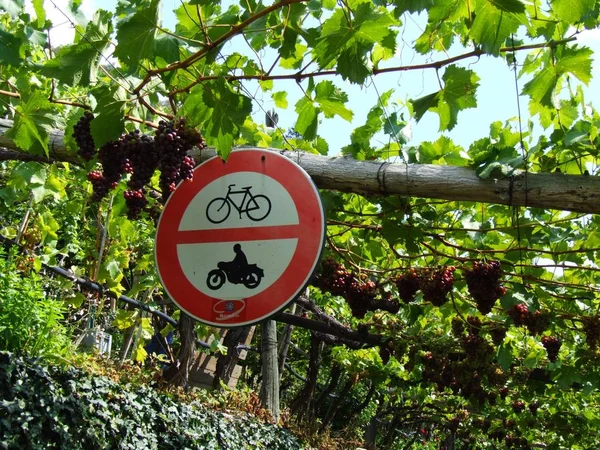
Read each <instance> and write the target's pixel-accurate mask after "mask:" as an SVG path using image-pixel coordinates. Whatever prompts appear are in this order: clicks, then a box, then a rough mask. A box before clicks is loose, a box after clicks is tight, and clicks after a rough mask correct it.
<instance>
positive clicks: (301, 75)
mask: <svg viewBox="0 0 600 450" xmlns="http://www.w3.org/2000/svg"><path fill="white" fill-rule="evenodd" d="M574 40H576V38H575V37H570V38H567V39H561V40H560V41H549V42H544V43H541V44H529V45H521V46H515V47H502V48H500V52H501V53H509V52H517V51H522V50H531V49H536V48H555V47H556V46H558V45H561V44H566V43H567V42H571V41H574ZM485 54H486V53H485V52H484V51H483V50H481V49H477V50H473V51H470V52H468V53H463V54H462V55H457V56H453V57H451V58H446V59H442V60H440V61H434V62H431V63H425V64H413V65H407V66H394V67H385V68H382V69H377V68H376V69H373V75H380V74H382V73H391V72H408V71H411V70H425V69H436V70H439V69H441V68H442V67H445V66H448V65H450V64H453V63H455V62H458V61H461V60H464V59H469V58H475V57H477V58H478V57H481V56H483V55H485ZM305 68H306V67H303V68H302V69H300V70H299V71H297V72H294V73H288V74H275V75H271V74H270V72H271V70H272V68H271V69H270V70H269V72H268V73H267V74H264V73H263V74H260V75H229V76H227V75H225V76H223V75H206V76H202V77H198V79H196V80H194V81H193V82H192V83H190V84H188V85H187V86H185V87H182V88H179V89H175V90H174V91H172V92H171V93H170V94H169V95H176V94H181V93H182V92H188V91H189V90H190V89H191V88H192V87H194V86H195V85H197V84H199V83H202V82H203V81H210V80H216V79H217V78H219V79H221V78H222V79H225V80H227V81H236V80H259V81H268V80H296V81H302V80H304V79H306V78H313V77H324V76H335V75H339V73H338V72H337V71H336V70H318V71H314V72H308V73H305V72H304V69H305Z"/></svg>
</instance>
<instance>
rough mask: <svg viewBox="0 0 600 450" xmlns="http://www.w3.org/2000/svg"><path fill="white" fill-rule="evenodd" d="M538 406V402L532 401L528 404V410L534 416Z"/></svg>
mask: <svg viewBox="0 0 600 450" xmlns="http://www.w3.org/2000/svg"><path fill="white" fill-rule="evenodd" d="M539 408H540V404H539V403H538V402H536V401H533V402H531V403H530V404H529V412H530V413H531V414H533V415H534V416H535V415H536V414H537V411H538V409H539Z"/></svg>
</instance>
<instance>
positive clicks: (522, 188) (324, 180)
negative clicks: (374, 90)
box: [0, 119, 600, 214]
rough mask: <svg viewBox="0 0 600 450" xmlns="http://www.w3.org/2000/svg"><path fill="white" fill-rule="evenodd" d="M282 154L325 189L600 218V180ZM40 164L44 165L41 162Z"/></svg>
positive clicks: (1, 130) (5, 125) (56, 142)
mask: <svg viewBox="0 0 600 450" xmlns="http://www.w3.org/2000/svg"><path fill="white" fill-rule="evenodd" d="M11 126H12V122H11V121H9V120H5V119H0V160H1V159H9V157H10V156H11V155H12V156H13V157H14V155H15V152H14V150H19V149H18V148H17V147H16V145H15V144H14V142H13V141H12V140H11V139H9V138H7V137H6V135H5V133H6V131H7V130H8V129H9V128H10V127H11ZM2 148H4V149H8V150H11V151H7V150H4V156H3V150H2ZM49 148H50V154H49V155H48V156H49V157H50V159H51V160H58V161H72V160H73V157H74V156H73V152H67V150H66V149H65V145H64V141H63V133H62V132H61V131H59V130H53V131H52V132H51V133H50V143H49ZM271 150H273V151H280V150H277V149H271ZM281 153H282V154H283V155H285V156H287V157H288V158H290V159H291V160H293V161H295V162H297V163H298V164H299V165H300V166H302V167H303V168H304V170H306V172H307V173H308V174H309V175H310V176H311V178H312V179H313V180H314V182H315V184H316V185H317V187H319V188H321V189H333V190H337V191H341V192H355V193H359V194H365V195H369V194H376V195H402V196H407V197H424V198H434V199H444V200H455V201H472V202H482V203H497V204H503V205H514V206H532V207H536V208H544V209H558V210H566V211H574V212H582V213H593V214H596V213H600V177H596V176H585V175H563V174H560V173H527V174H520V175H517V176H515V177H512V178H509V177H502V178H488V179H485V180H482V179H480V178H479V177H478V176H477V174H476V173H475V171H474V170H473V169H470V168H467V167H454V166H442V165H434V164H408V165H406V164H398V163H396V164H391V163H388V162H381V161H357V160H355V159H353V158H348V157H326V156H321V155H313V154H309V153H301V152H291V151H285V152H281ZM215 155H216V152H215V150H214V149H205V150H202V151H201V152H195V153H193V156H194V157H195V158H196V161H197V162H201V161H205V160H206V159H208V158H211V157H213V156H215ZM32 158H33V157H32ZM35 158H37V159H39V160H42V161H43V158H40V157H39V156H37V157H35ZM15 159H19V158H15Z"/></svg>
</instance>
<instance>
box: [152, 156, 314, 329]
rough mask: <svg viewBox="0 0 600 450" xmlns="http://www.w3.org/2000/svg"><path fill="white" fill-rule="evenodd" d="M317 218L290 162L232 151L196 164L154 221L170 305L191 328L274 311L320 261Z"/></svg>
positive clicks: (309, 185) (237, 322) (309, 190)
mask: <svg viewBox="0 0 600 450" xmlns="http://www.w3.org/2000/svg"><path fill="white" fill-rule="evenodd" d="M324 238H325V215H324V212H323V205H322V204H321V198H320V197H319V192H318V190H317V188H316V187H315V185H314V184H313V182H312V180H311V179H310V177H309V175H308V174H307V173H306V172H305V171H304V169H302V168H301V167H300V166H299V165H297V164H296V163H294V162H292V161H291V160H289V159H288V158H286V157H285V156H282V155H280V154H279V153H277V152H273V151H268V150H260V149H243V150H236V151H234V152H232V153H231V154H230V155H229V158H228V159H227V161H223V160H221V158H219V157H214V158H211V159H209V160H208V161H206V162H204V163H202V164H201V165H199V166H198V167H197V168H196V169H195V171H194V179H193V181H192V182H185V181H184V182H181V183H180V184H179V186H178V187H177V189H176V190H175V191H174V192H173V193H172V194H171V196H170V197H169V200H168V201H167V203H166V204H165V208H164V211H163V213H162V215H161V217H160V219H159V222H158V226H157V232H156V241H155V257H156V264H157V268H158V274H159V277H160V280H161V282H162V284H163V286H164V288H165V290H166V292H167V293H168V294H169V296H170V297H171V299H172V300H173V301H174V302H175V303H176V304H177V306H179V308H181V309H182V310H183V311H185V312H186V313H187V314H189V315H190V316H192V317H194V318H196V319H197V320H199V321H200V322H203V323H206V324H209V325H214V326H219V327H236V326H244V325H249V324H252V323H256V322H259V321H261V320H263V319H265V318H267V317H269V316H270V315H272V314H274V313H276V312H277V311H279V310H281V309H283V308H284V307H285V306H286V305H287V304H288V303H289V302H291V301H292V300H293V299H294V298H296V297H297V296H298V294H299V293H300V292H301V291H302V290H303V289H304V288H305V286H306V284H307V283H308V281H309V278H310V277H311V275H312V273H313V271H314V270H315V268H316V265H317V263H318V261H319V259H320V256H321V252H322V249H323V244H324Z"/></svg>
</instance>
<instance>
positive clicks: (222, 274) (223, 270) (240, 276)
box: [206, 244, 265, 291]
mask: <svg viewBox="0 0 600 450" xmlns="http://www.w3.org/2000/svg"><path fill="white" fill-rule="evenodd" d="M233 251H234V252H235V258H234V259H233V261H221V262H219V263H218V264H217V269H213V270H211V271H210V272H208V277H207V278H206V285H207V286H208V287H209V288H210V289H212V290H213V291H216V290H217V289H220V288H221V286H223V284H225V281H229V282H230V283H232V284H243V285H244V286H246V287H247V288H248V289H254V288H256V287H257V286H258V285H259V284H260V281H261V280H262V278H263V277H264V276H265V273H264V271H263V269H261V268H260V267H258V266H257V265H256V264H248V259H247V258H246V255H245V254H244V252H243V251H242V246H241V245H240V244H235V245H234V246H233Z"/></svg>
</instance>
